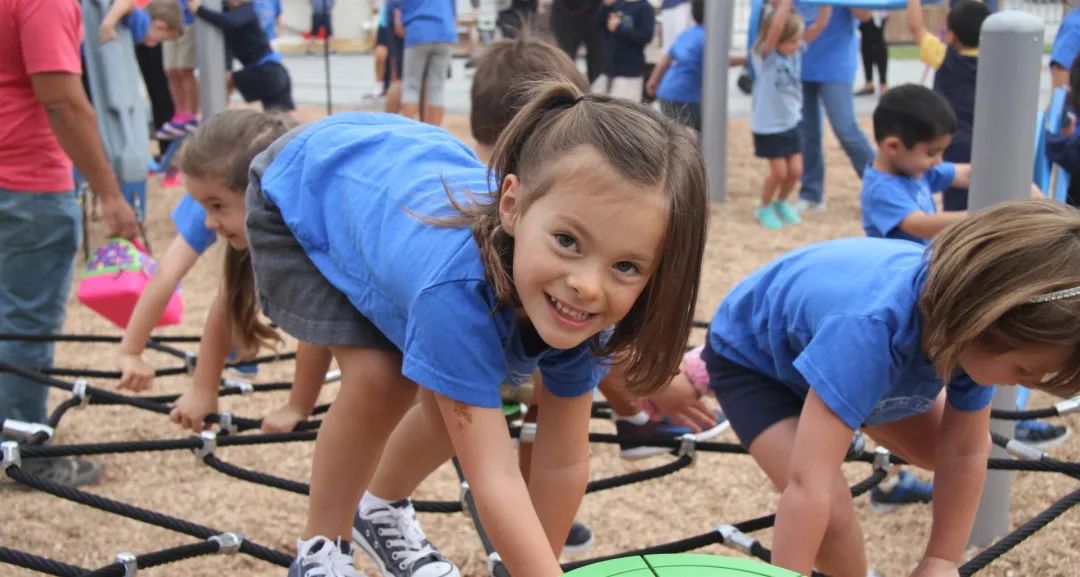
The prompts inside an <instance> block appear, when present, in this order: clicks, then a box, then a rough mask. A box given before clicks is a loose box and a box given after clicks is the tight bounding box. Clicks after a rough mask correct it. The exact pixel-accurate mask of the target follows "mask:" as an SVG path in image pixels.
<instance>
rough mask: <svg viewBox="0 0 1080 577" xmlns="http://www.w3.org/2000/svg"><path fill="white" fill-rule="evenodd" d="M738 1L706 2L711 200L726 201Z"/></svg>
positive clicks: (705, 129)
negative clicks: (730, 80) (730, 60)
mask: <svg viewBox="0 0 1080 577" xmlns="http://www.w3.org/2000/svg"><path fill="white" fill-rule="evenodd" d="M734 21H735V0H707V1H706V2H705V31H706V32H705V38H706V39H705V74H704V78H703V79H702V90H701V152H702V155H703V156H704V157H705V168H706V170H707V171H708V175H709V199H710V200H712V201H713V202H724V201H725V200H726V199H727V157H726V152H727V98H728V55H729V54H730V53H731V28H732V23H733V22H734Z"/></svg>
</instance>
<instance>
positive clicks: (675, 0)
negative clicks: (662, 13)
mask: <svg viewBox="0 0 1080 577" xmlns="http://www.w3.org/2000/svg"><path fill="white" fill-rule="evenodd" d="M689 1H690V0H663V2H661V3H660V9H661V10H667V9H668V8H674V7H676V6H678V5H680V4H686V3H687V2H689Z"/></svg>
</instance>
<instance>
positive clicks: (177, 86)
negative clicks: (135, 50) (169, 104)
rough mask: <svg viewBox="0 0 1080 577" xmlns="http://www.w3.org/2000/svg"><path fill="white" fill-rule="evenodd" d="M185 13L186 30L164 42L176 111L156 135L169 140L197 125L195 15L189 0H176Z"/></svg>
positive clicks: (170, 90) (197, 92) (170, 86)
mask: <svg viewBox="0 0 1080 577" xmlns="http://www.w3.org/2000/svg"><path fill="white" fill-rule="evenodd" d="M176 1H177V3H179V5H180V9H181V11H183V13H184V32H183V33H181V34H180V37H179V38H177V39H176V40H168V41H166V42H164V43H163V44H162V57H163V58H164V61H165V62H164V66H165V77H166V78H167V79H168V81H169V92H170V93H172V99H173V104H174V106H175V112H174V113H173V117H172V119H171V120H169V121H168V122H166V123H165V124H164V125H162V126H160V127H159V128H158V129H157V132H155V133H154V137H155V138H157V139H158V140H169V139H175V138H180V137H182V136H186V135H187V134H188V133H190V132H192V131H194V130H195V127H196V126H197V125H198V120H197V119H196V116H197V115H198V114H199V81H198V80H197V79H196V78H195V67H196V64H197V53H196V51H195V15H194V14H192V13H191V11H190V10H188V6H187V0H176Z"/></svg>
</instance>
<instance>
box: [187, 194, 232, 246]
mask: <svg viewBox="0 0 1080 577" xmlns="http://www.w3.org/2000/svg"><path fill="white" fill-rule="evenodd" d="M185 180H186V183H187V187H188V193H189V194H191V197H192V198H194V199H195V200H196V201H197V202H198V203H199V204H201V205H202V207H203V208H204V209H206V228H209V229H210V230H213V231H214V232H216V233H218V234H219V235H220V236H221V237H222V238H224V239H225V240H226V241H227V242H228V243H229V246H231V247H233V248H235V249H237V250H244V249H246V248H247V232H246V230H245V229H244V217H245V216H246V214H247V209H246V208H245V206H244V194H243V193H239V192H236V191H233V190H231V189H230V188H228V187H227V186H225V185H223V184H221V183H220V182H218V181H216V180H213V179H210V178H198V177H194V176H187V177H186V179H185Z"/></svg>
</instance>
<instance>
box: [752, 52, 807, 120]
mask: <svg viewBox="0 0 1080 577" xmlns="http://www.w3.org/2000/svg"><path fill="white" fill-rule="evenodd" d="M750 59H751V60H752V61H753V65H754V71H755V75H754V90H753V93H752V96H751V99H750V132H753V133H754V134H778V133H781V132H786V131H788V130H791V129H793V128H795V127H797V126H798V125H799V121H800V120H802V100H803V95H802V81H801V80H800V79H799V68H800V67H801V66H802V54H801V52H800V51H796V52H795V53H794V54H792V55H791V56H784V55H783V54H780V52H778V51H777V50H773V51H772V52H770V53H769V54H768V55H766V56H765V57H762V56H761V55H760V54H758V53H757V52H756V51H751V52H750Z"/></svg>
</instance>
